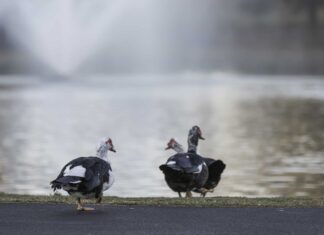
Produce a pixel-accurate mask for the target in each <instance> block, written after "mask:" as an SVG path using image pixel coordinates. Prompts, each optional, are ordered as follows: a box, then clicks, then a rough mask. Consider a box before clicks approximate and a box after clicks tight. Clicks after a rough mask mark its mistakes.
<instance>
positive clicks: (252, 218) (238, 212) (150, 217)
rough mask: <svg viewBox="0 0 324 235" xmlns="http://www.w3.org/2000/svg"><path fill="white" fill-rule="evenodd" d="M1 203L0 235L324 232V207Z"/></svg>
mask: <svg viewBox="0 0 324 235" xmlns="http://www.w3.org/2000/svg"><path fill="white" fill-rule="evenodd" d="M95 207H96V210H95V211H88V212H78V211H76V210H75V206H74V205H66V204H1V203H0V234H24V235H29V234H55V235H57V234H69V235H73V234H78V235H80V234H186V235H187V234H231V235H232V234H276V235H277V234H307V235H309V234H324V209H278V208H193V207H186V208H184V207H150V206H109V205H96V206H95Z"/></svg>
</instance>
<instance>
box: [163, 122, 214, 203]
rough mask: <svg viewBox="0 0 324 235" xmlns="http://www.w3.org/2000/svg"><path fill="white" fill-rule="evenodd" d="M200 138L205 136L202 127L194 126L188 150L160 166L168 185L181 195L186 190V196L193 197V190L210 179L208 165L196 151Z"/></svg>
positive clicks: (190, 133) (190, 134)
mask: <svg viewBox="0 0 324 235" xmlns="http://www.w3.org/2000/svg"><path fill="white" fill-rule="evenodd" d="M199 139H204V138H203V137H202V134H201V131H200V128H199V127H198V126H194V127H192V128H191V129H190V131H189V135H188V143H189V149H188V152H187V153H184V152H179V153H176V154H175V155H173V156H171V157H170V158H169V159H168V160H167V162H166V163H165V164H163V165H161V166H160V170H161V171H162V172H163V173H164V177H165V181H166V183H167V185H168V186H169V187H170V188H171V189H172V190H173V191H175V192H177V193H178V195H179V197H182V195H181V192H185V193H186V197H192V194H191V191H192V190H194V189H199V188H201V187H202V186H203V185H204V184H205V183H206V181H207V179H208V168H207V165H206V163H205V162H204V161H203V158H202V157H201V156H199V155H198V154H197V153H196V152H195V150H196V149H197V146H198V140H199ZM168 148H169V147H167V148H166V149H168Z"/></svg>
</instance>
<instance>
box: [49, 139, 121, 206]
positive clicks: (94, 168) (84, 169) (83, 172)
mask: <svg viewBox="0 0 324 235" xmlns="http://www.w3.org/2000/svg"><path fill="white" fill-rule="evenodd" d="M108 151H112V152H116V150H115V149H114V145H113V143H112V140H111V139H110V138H105V139H103V140H102V141H101V142H100V143H99V146H98V148H97V154H96V156H90V157H79V158H76V159H74V160H72V161H70V162H68V163H67V164H66V165H65V166H64V167H63V169H62V170H61V172H60V174H59V175H58V176H57V178H56V179H55V180H53V181H52V182H51V183H50V184H51V186H52V188H53V190H54V191H56V190H57V189H63V190H65V191H66V192H68V194H69V195H71V196H73V197H75V198H76V201H77V210H93V208H89V207H84V206H83V205H82V204H81V199H82V198H96V200H97V203H100V202H101V199H102V195H103V192H104V191H106V190H107V189H109V188H110V187H111V186H112V184H113V183H114V177H113V174H112V168H111V165H110V162H109V161H108V156H107V155H108Z"/></svg>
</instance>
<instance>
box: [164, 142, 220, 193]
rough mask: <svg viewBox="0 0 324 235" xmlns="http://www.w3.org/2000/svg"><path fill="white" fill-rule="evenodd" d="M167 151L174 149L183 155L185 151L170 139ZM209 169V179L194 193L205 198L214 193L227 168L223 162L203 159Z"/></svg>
mask: <svg viewBox="0 0 324 235" xmlns="http://www.w3.org/2000/svg"><path fill="white" fill-rule="evenodd" d="M166 149H173V150H174V151H176V152H177V153H183V152H184V149H183V147H182V145H181V144H179V143H178V142H177V141H176V140H175V139H173V138H172V139H170V141H169V142H168V144H167V148H166ZM203 160H204V161H205V163H206V165H207V167H208V173H209V174H208V179H207V181H206V183H205V184H204V185H203V187H202V188H199V189H194V190H193V191H194V192H197V193H201V195H202V196H203V197H205V196H206V194H207V192H214V189H215V188H216V186H217V185H218V183H219V182H220V180H221V175H222V173H223V171H224V169H225V167H226V165H225V164H224V162H223V161H222V160H215V159H213V158H206V157H203Z"/></svg>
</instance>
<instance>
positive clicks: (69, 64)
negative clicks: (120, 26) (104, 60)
mask: <svg viewBox="0 0 324 235" xmlns="http://www.w3.org/2000/svg"><path fill="white" fill-rule="evenodd" d="M130 4H131V2H130V1H127V0H108V1H100V0H91V1H88V0H53V1H43V0H30V1H28V0H26V1H25V0H23V1H21V0H12V2H11V3H10V4H5V6H6V7H7V8H9V7H8V5H10V9H11V16H10V17H9V19H6V21H7V22H6V26H7V30H8V32H9V35H10V36H11V38H12V40H13V41H14V42H15V43H17V44H18V45H19V46H21V47H22V48H24V49H25V50H26V51H27V52H28V53H30V54H31V55H32V56H33V57H34V58H36V59H38V60H40V61H42V62H43V63H44V64H46V65H48V66H49V67H50V68H51V69H52V70H53V71H55V72H56V73H59V74H62V75H68V74H71V73H73V72H74V71H76V70H77V69H78V67H79V66H81V65H82V63H83V62H84V61H85V60H86V59H87V58H89V57H90V56H92V55H93V54H94V53H95V52H96V51H97V50H98V49H100V47H101V46H102V44H103V43H107V40H109V39H108V38H107V37H106V36H105V37H104V35H106V34H109V30H110V28H111V27H112V26H113V25H114V22H115V21H116V20H118V18H119V17H120V16H121V15H122V13H123V12H124V11H125V10H126V8H128V7H129V6H130ZM6 17H7V18H8V16H6Z"/></svg>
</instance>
